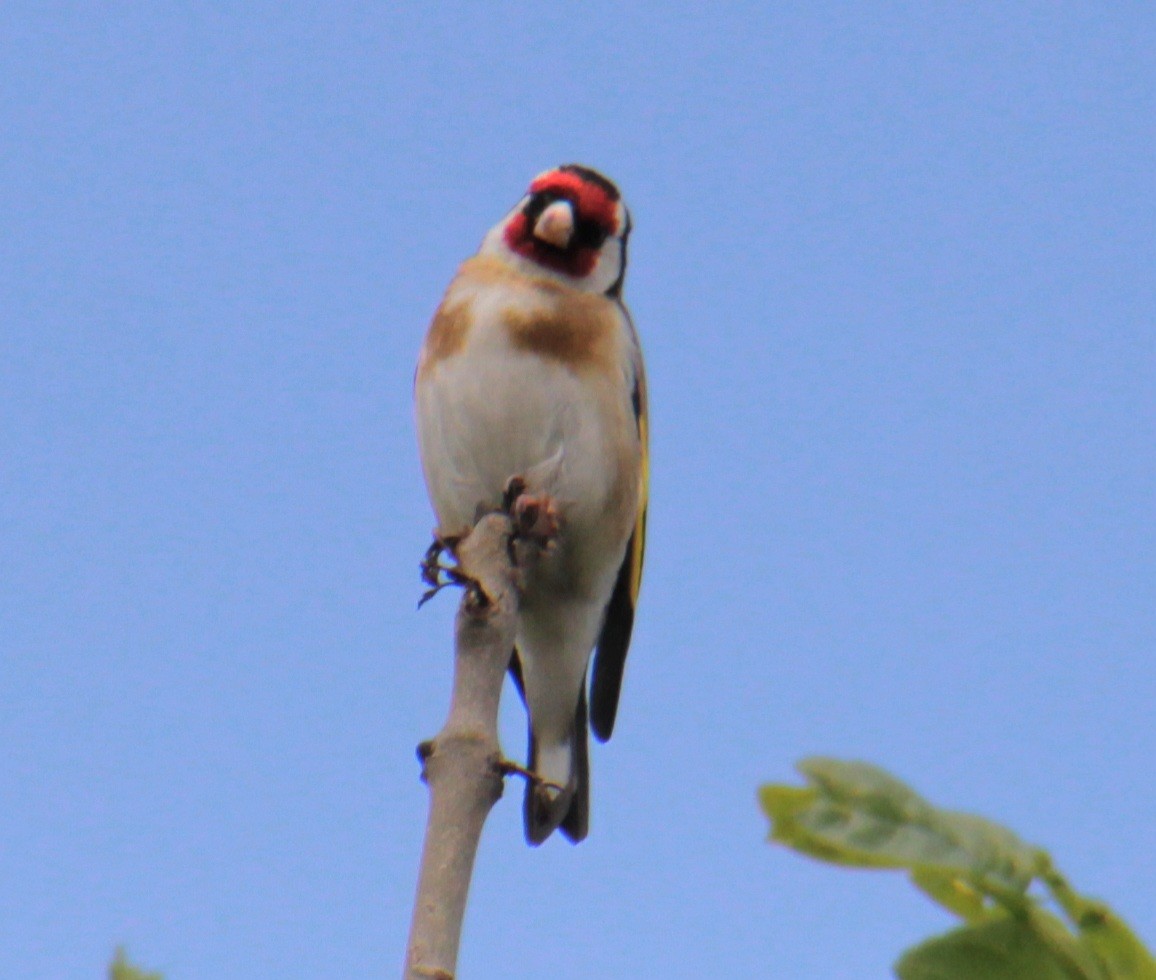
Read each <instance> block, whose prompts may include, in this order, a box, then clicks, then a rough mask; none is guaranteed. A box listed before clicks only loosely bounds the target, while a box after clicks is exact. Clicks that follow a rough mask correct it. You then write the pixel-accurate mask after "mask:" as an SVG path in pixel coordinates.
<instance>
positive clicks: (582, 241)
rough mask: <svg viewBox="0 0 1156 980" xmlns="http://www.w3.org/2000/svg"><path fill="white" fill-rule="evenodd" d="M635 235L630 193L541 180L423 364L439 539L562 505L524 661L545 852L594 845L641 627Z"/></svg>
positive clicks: (498, 228)
mask: <svg viewBox="0 0 1156 980" xmlns="http://www.w3.org/2000/svg"><path fill="white" fill-rule="evenodd" d="M629 234H630V214H629V212H628V211H627V210H626V206H625V205H624V204H623V202H622V198H621V195H620V194H619V192H618V188H617V187H615V186H614V184H613V183H611V182H610V181H609V180H607V179H606V178H605V177H603V176H602V175H601V174H599V173H597V172H595V171H593V170H590V169H589V168H587V167H582V166H578V165H576V164H570V165H567V166H563V167H558V168H557V169H555V170H548V171H546V172H545V173H542V174H540V175H539V176H537V177H536V178H534V180H533V182H532V183H531V184H530V189H529V191H527V193H526V195H525V196H524V197H523V198H522V199H521V200H520V201H519V202H518V204H517V205H516V206H515V207H514V209H513V210H512V211H511V212H510V213H509V214H507V215H506V217H505V218H503V219H502V220H501V221H500V222H498V224H497V225H495V226H494V227H493V228H492V229H491V230H490V232H489V233H488V234H487V235H486V237H485V238H484V239H483V241H482V245H481V248H480V249H479V251H478V253H477V255H475V256H474V257H473V258H470V259H467V260H466V262H465V263H464V264H463V265H462V266H461V268H460V269H459V270H458V273H457V275H456V276H455V277H454V279H453V281H452V282H451V283H450V285H449V288H448V289H447V291H446V294H445V298H444V299H443V300H442V302H441V305H440V306H439V307H438V309H437V312H436V314H435V315H434V318H433V322H432V323H431V324H430V328H429V332H428V333H427V335H426V338H425V343H424V345H423V346H422V350H421V356H420V358H419V360H418V367H417V377H416V381H415V401H416V414H417V428H418V441H419V444H420V449H421V458H422V467H423V469H424V472H425V479H426V484H427V486H428V488H429V494H430V499H431V501H432V503H433V507H434V511H435V512H436V514H437V521H438V531H437V533H438V535H439V536H440V537H442V538H449V539H452V538H453V537H454V536H458V535H462V534H465V533H466V532H468V531H469V529H470V528H471V527H472V526H473V524H474V522H475V521H476V520H477V519H478V517H479V516H480V515H482V514H484V513H486V512H489V511H493V510H497V509H498V508H499V507H501V506H502V504H503V499H504V497H505V495H506V493H507V489H508V488H509V487H510V486H516V487H518V488H519V490H521V491H523V492H525V493H526V494H528V495H531V496H530V497H529V498H528V499H532V500H533V501H534V502H535V505H537V504H538V503H540V502H544V503H545V505H546V509H547V511H548V516H549V520H550V524H551V530H552V531H553V532H554V533H553V535H552V540H551V543H550V545H549V547H547V548H545V549H544V550H542V551H541V552H540V553H539V554H538V555H537V557H536V559H535V560H534V561H533V562H532V563H531V564H530V566H529V567H528V568H526V569H525V570H524V588H523V593H522V597H521V603H520V608H519V614H518V624H517V633H516V648H515V650H514V653H513V657H512V659H511V662H510V672H511V674H512V675H513V677H514V681H515V683H516V684H517V687H518V689H519V691H520V693H521V695H522V699H523V701H524V702H525V704H526V708H527V712H528V714H529V729H530V745H529V752H528V762H527V765H528V768H529V769H530V770H532V771H533V773H534V774H535V776H536V778H535V779H533V780H530V781H528V782H527V786H526V797H525V806H524V815H525V825H526V839H527V840H528V841H529V842H530V843H531V844H540V843H541V842H542V841H544V840H545V839H546V838H547V837H549V836H550V834H551V833H553V832H554V830H555V829H556V828H559V827H560V828H561V829H562V832H563V834H565V835H566V836H567V837H568V838H569V839H570V840H571V841H573V842H575V843H577V842H578V841H580V840H582V839H583V838H584V837H585V836H586V833H587V829H588V826H589V808H590V789H589V760H588V747H587V734H586V728H587V717H588V715H589V725H590V727H591V728H592V729H593V730H594V734H595V735H596V736H597V737H598V739H599V740H600V741H606V740H607V739H608V738H609V737H610V734H611V732H612V731H613V729H614V718H615V714H616V712H617V709H618V695H619V689H620V687H621V684H622V672H623V666H624V664H625V662H626V651H627V647H628V646H629V645H630V633H631V629H632V627H633V624H634V609H635V603H636V600H637V598H638V587H639V581H640V577H641V573H642V553H643V543H644V535H645V526H646V499H647V414H646V411H647V406H646V381H645V377H644V375H643V367H642V354H641V350H640V348H639V343H638V337H637V335H636V333H635V330H634V325H633V323H632V322H631V319H630V314H629V313H628V312H627V310H626V307H625V306H624V305H623V302H622V283H623V279H624V276H625V273H626V240H627V237H628V236H629ZM515 481H520V482H515ZM595 651H596V652H595ZM592 652H594V658H593V671H592V675H591V680H590V692H589V713H588V712H587V690H586V677H587V667H588V665H589V663H590V659H591V653H592Z"/></svg>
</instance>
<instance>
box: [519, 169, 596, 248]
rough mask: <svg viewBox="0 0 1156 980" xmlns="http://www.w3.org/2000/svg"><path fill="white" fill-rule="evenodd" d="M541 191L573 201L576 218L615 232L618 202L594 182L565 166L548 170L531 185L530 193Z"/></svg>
mask: <svg viewBox="0 0 1156 980" xmlns="http://www.w3.org/2000/svg"><path fill="white" fill-rule="evenodd" d="M542 191H554V192H555V193H556V194H558V195H560V196H561V197H565V198H567V199H568V200H570V201H573V202H574V204H575V206H576V207H577V210H578V217H579V218H584V219H587V220H589V221H595V222H597V223H598V224H599V225H601V226H602V227H603V228H605V229H606V230H607V232H609V233H610V234H611V235H613V234H616V233H617V231H618V217H617V215H616V214H615V212H616V211H617V203H616V202H615V201H614V199H613V198H612V197H611V196H610V195H609V194H607V193H606V191H605V190H604V189H603V188H601V187H599V186H598V185H597V184H593V183H591V182H590V181H586V180H583V179H582V178H581V177H579V176H578V175H577V174H574V173H568V172H567V171H565V170H551V171H550V172H549V173H544V174H542V176H541V177H539V178H538V179H537V180H535V181H534V182H533V183H532V184H531V185H530V193H531V194H540V193H541V192H542Z"/></svg>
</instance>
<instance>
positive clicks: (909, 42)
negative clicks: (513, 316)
mask: <svg viewBox="0 0 1156 980" xmlns="http://www.w3.org/2000/svg"><path fill="white" fill-rule="evenodd" d="M1153 51H1156V8H1154V7H1153V6H1152V4H1151V3H1149V2H1146V0H1145V2H1128V0H1122V2H1118V3H1112V4H1103V3H1091V2H1089V3H1075V2H1055V0H1047V2H1043V0H1041V2H1024V3H1012V4H1009V3H1006V2H990V3H969V4H961V3H933V2H928V3H919V2H908V3H899V2H884V3H873V4H867V3H826V2H806V3H783V4H767V3H734V4H725V5H724V4H690V3H662V4H659V3H651V4H629V3H611V2H589V3H583V4H545V3H537V4H531V3H523V4H514V3H485V4H483V3H476V4H466V3H438V4H426V3H408V4H376V3H364V4H350V3H336V4H321V3H317V4H306V3H266V2H248V3H244V4H224V3H209V2H202V3H189V4H179V5H178V4H172V3H160V2H158V3H147V4H142V3H124V2H110V3H100V4H97V3H31V2H21V0H12V2H8V3H5V4H4V5H3V7H2V8H0V137H2V143H0V699H2V703H0V962H2V966H0V973H2V974H3V975H4V976H5V977H13V978H25V977H27V978H33V977H35V978H40V977H43V978H48V980H56V978H61V980H71V978H82V977H95V976H99V975H100V973H101V971H102V970H103V968H104V965H105V964H106V962H107V961H108V959H109V958H110V956H111V952H112V949H113V947H114V945H115V944H117V943H125V944H127V945H128V947H129V950H130V952H131V953H132V954H133V957H134V958H135V959H136V960H138V961H139V962H141V963H142V964H143V965H145V966H148V967H150V968H153V969H161V970H163V971H165V974H166V978H167V980H203V978H210V977H211V978H214V980H220V978H238V980H251V978H260V977H270V978H272V977H277V978H296V977H300V978H305V977H318V976H332V977H391V976H396V975H398V974H399V972H400V964H401V960H402V955H403V948H404V943H405V936H406V930H407V928H408V920H409V910H410V903H411V899H412V893H413V887H414V878H415V870H416V865H417V860H418V851H419V847H420V842H421V835H422V831H423V825H424V820H425V809H426V794H425V790H424V787H423V786H422V785H421V784H420V782H419V781H418V765H417V762H416V760H415V758H414V751H413V750H414V746H415V745H416V743H417V742H418V741H419V740H421V739H422V738H426V737H429V736H431V735H432V734H434V733H435V732H436V731H437V729H438V728H439V727H440V725H441V723H442V720H443V717H444V714H445V710H446V706H447V701H448V690H449V667H450V652H449V651H450V630H451V620H452V614H453V609H454V604H455V601H456V600H455V599H454V598H451V597H450V596H442V597H439V598H438V599H437V600H436V601H435V602H434V603H432V604H431V605H430V606H427V607H426V608H424V609H422V610H421V612H420V613H419V612H418V611H417V610H416V608H415V607H416V603H417V599H418V597H419V595H420V593H421V586H420V584H419V581H418V575H417V563H418V560H419V559H420V557H421V555H422V552H423V551H424V549H425V547H426V545H427V544H428V542H429V535H430V529H431V527H432V525H433V518H432V515H431V512H430V509H429V506H428V503H427V501H426V498H425V491H424V487H423V485H422V482H421V476H420V470H419V466H418V460H417V454H416V449H415V440H414V434H413V424H412V410H411V382H412V375H413V366H414V362H415V358H416V354H417V350H418V346H419V344H420V342H421V338H422V335H423V333H424V330H425V327H426V324H427V323H428V320H429V317H430V314H431V313H432V311H433V309H434V307H435V306H436V304H437V302H438V300H439V298H440V295H441V292H442V290H443V289H444V287H445V285H446V283H447V282H448V280H449V278H450V277H451V275H452V274H453V272H454V269H455V267H456V265H457V263H458V262H459V261H460V260H462V259H463V258H465V257H466V256H467V255H469V254H471V253H472V252H473V250H474V249H475V248H476V246H477V244H478V242H479V241H480V239H481V237H482V235H483V234H484V233H485V231H486V230H487V229H488V228H489V227H490V226H491V225H492V224H493V223H494V222H495V221H497V220H498V219H499V218H501V217H502V215H503V214H504V213H505V212H506V210H507V209H508V208H509V207H510V206H511V205H512V204H513V203H514V201H516V200H517V199H518V197H519V196H520V195H521V193H522V191H523V189H524V187H525V185H526V183H527V182H528V180H529V179H530V178H531V177H532V176H533V175H534V174H536V173H537V172H538V171H540V170H542V169H545V168H547V167H549V166H552V165H556V164H560V163H564V162H570V161H579V162H583V163H586V164H589V165H592V166H595V167H597V168H599V169H602V170H604V171H605V172H606V173H607V174H609V175H610V176H611V177H613V178H614V179H615V180H617V181H618V183H619V184H620V186H621V187H622V189H623V191H624V194H625V196H626V199H627V201H628V203H629V205H630V207H631V209H632V211H633V215H634V222H635V232H634V235H633V237H632V239H631V244H632V253H631V266H630V274H629V276H628V280H627V289H626V294H627V299H628V302H629V304H630V306H631V308H632V309H633V311H634V315H635V319H636V321H637V323H638V326H639V329H640V332H641V334H642V338H643V343H644V347H645V351H646V356H647V362H648V367H649V373H650V387H651V399H652V432H653V490H652V500H653V503H652V508H651V521H650V538H649V548H648V552H647V568H646V574H645V581H644V585H643V595H642V602H641V609H640V615H639V619H638V623H637V628H636V633H635V641H634V646H633V649H632V652H631V658H630V662H629V666H628V675H627V679H626V685H625V691H624V694H623V700H622V705H621V711H620V714H619V723H618V728H617V730H616V732H615V736H614V739H613V741H612V742H611V743H609V744H608V745H606V746H598V747H596V748H595V749H594V753H593V794H594V802H593V813H592V828H591V834H590V838H589V839H588V840H587V841H586V842H585V843H584V844H582V845H580V846H579V847H571V846H570V845H568V844H567V843H565V842H564V841H562V840H560V839H552V840H551V841H550V842H548V843H547V845H545V846H544V847H542V848H540V849H537V850H531V849H529V848H527V847H526V845H525V844H524V843H523V840H522V831H521V820H520V804H519V802H518V801H519V797H520V787H511V790H510V792H509V793H508V794H507V797H506V798H505V799H504V800H503V801H502V802H501V803H500V804H499V805H498V807H497V808H496V810H495V811H494V814H493V816H492V818H491V820H490V823H489V825H488V827H487V829H486V836H485V839H484V842H483V847H482V852H481V855H480V859H479V862H478V868H477V874H476V877H475V881H474V887H473V892H472V896H471V904H470V909H469V914H468V918H467V923H466V930H465V936H464V943H463V954H462V964H461V965H462V971H461V972H462V976H463V978H508V977H551V978H559V980H563V978H564V980H578V978H590V977H607V978H634V977H647V976H653V977H678V978H702V977H715V976H744V977H746V976H752V977H753V976H767V977H786V978H812V977H814V978H824V980H829V978H844V977H845V978H865V977H885V976H888V975H889V970H890V964H891V963H892V962H893V961H894V959H895V958H896V957H897V956H898V954H899V953H900V951H901V950H902V949H903V948H904V947H905V946H907V945H909V944H911V943H913V942H915V941H917V940H918V939H920V938H923V937H925V936H927V935H929V934H931V933H932V932H935V931H938V930H941V929H945V928H947V927H948V926H949V925H950V919H949V918H948V917H947V916H946V915H945V914H941V913H939V912H938V911H936V910H935V909H934V908H932V907H931V906H930V905H929V903H927V902H926V901H925V900H924V899H923V898H921V897H920V896H919V895H917V894H916V893H915V892H914V891H913V890H912V889H911V888H910V887H909V886H908V885H907V884H906V883H905V882H904V881H903V880H902V879H901V878H899V877H895V876H888V875H883V874H868V873H862V872H846V871H836V870H833V869H830V868H826V867H822V866H819V865H816V864H812V863H810V862H808V861H805V860H804V859H802V858H799V857H796V856H794V855H792V854H790V853H787V852H785V851H782V850H779V849H776V848H772V847H771V846H769V845H768V844H766V843H765V841H764V837H765V833H766V825H765V822H764V821H763V819H762V817H761V816H760V814H759V812H758V810H757V808H756V804H755V790H756V787H757V785H758V784H759V783H760V782H762V781H767V780H788V779H791V778H792V766H793V763H794V762H795V761H796V760H797V759H799V758H800V757H803V756H806V755H809V754H816V753H820V754H828V755H835V756H839V757H845V758H861V759H867V760H871V761H874V762H877V763H879V764H881V765H884V766H886V767H887V768H889V769H891V770H892V771H894V772H895V773H896V774H898V775H899V776H901V777H903V778H905V779H907V780H908V781H910V782H911V783H912V784H913V785H914V786H915V787H916V788H918V789H919V790H920V791H922V792H924V793H925V794H926V795H927V796H929V797H930V798H931V799H932V800H933V801H935V802H937V803H940V804H942V805H945V806H951V807H956V808H963V809H970V810H975V811H978V812H982V813H984V814H987V815H989V816H991V817H993V818H995V819H998V820H1000V821H1003V822H1005V823H1007V824H1009V825H1010V826H1011V827H1013V828H1015V829H1017V830H1018V831H1019V832H1020V833H1021V834H1022V835H1023V836H1025V837H1026V838H1028V839H1029V840H1031V841H1033V842H1036V843H1039V844H1041V845H1043V846H1045V847H1048V848H1049V849H1051V851H1052V853H1053V855H1054V856H1055V858H1056V860H1057V861H1058V863H1059V865H1060V866H1061V867H1062V868H1063V869H1064V870H1066V871H1067V872H1068V873H1069V874H1070V876H1071V877H1072V879H1073V880H1074V882H1075V883H1076V884H1077V885H1078V886H1080V887H1082V888H1084V889H1086V890H1087V891H1089V892H1092V893H1094V894H1098V895H1100V896H1102V897H1104V898H1106V899H1108V900H1110V901H1111V902H1112V903H1114V904H1115V905H1116V906H1117V908H1118V909H1119V910H1120V911H1121V913H1123V914H1124V915H1125V916H1126V917H1127V918H1128V919H1129V920H1130V921H1131V922H1132V924H1133V925H1134V927H1135V928H1136V929H1137V930H1138V931H1139V932H1140V933H1141V935H1143V936H1144V937H1145V939H1146V940H1147V941H1148V942H1149V943H1150V944H1156V831H1154V830H1153V814H1154V813H1156V765H1154V758H1156V714H1154V705H1156V666H1154V662H1153V647H1154V641H1156V564H1154V561H1156V560H1154V546H1156V540H1154V538H1156V531H1154V523H1156V521H1154V519H1156V490H1154V488H1156V480H1154V478H1156V465H1154V464H1156V455H1154V454H1156V450H1154V446H1156V395H1154V391H1156V388H1154V382H1156V329H1154V328H1156V178H1154V176H1153V174H1154V173H1156V61H1154V60H1153ZM503 731H504V733H505V741H506V744H507V747H508V749H509V751H510V752H511V753H517V754H520V753H521V752H522V750H523V740H524V732H523V721H522V719H521V717H520V712H519V709H518V706H517V702H516V698H514V697H513V696H512V695H510V694H509V692H507V704H506V705H505V708H504V715H503Z"/></svg>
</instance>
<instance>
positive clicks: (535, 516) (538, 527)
mask: <svg viewBox="0 0 1156 980" xmlns="http://www.w3.org/2000/svg"><path fill="white" fill-rule="evenodd" d="M502 510H503V511H504V512H505V513H507V514H509V515H510V519H511V520H512V521H513V522H514V536H515V537H518V538H522V539H524V540H527V541H532V542H533V543H534V544H536V545H538V547H539V548H543V549H545V548H548V547H549V546H550V544H551V543H552V542H553V540H554V539H555V538H556V537H557V536H558V508H557V507H556V506H555V505H554V499H553V498H552V497H551V496H549V494H545V493H537V494H535V493H528V492H527V487H526V481H525V480H524V479H523V478H522V477H520V476H514V477H511V478H510V480H509V482H507V483H506V489H505V492H504V493H503V494H502Z"/></svg>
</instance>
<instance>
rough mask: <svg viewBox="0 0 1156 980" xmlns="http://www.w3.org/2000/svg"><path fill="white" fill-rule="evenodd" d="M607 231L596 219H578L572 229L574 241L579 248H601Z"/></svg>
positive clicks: (607, 234)
mask: <svg viewBox="0 0 1156 980" xmlns="http://www.w3.org/2000/svg"><path fill="white" fill-rule="evenodd" d="M608 237H609V233H608V232H607V231H606V229H605V228H604V227H603V226H602V225H600V224H599V223H598V222H597V221H579V222H578V227H577V228H576V229H575V231H574V242H575V244H576V245H578V246H579V247H580V248H596V249H597V248H601V247H602V246H603V244H605V242H606V239H607V238H608Z"/></svg>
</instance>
